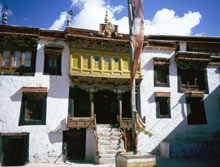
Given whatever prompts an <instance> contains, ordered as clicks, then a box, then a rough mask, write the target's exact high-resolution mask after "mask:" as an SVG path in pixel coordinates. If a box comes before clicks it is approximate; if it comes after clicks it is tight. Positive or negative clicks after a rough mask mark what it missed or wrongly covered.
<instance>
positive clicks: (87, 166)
mask: <svg viewBox="0 0 220 167" xmlns="http://www.w3.org/2000/svg"><path fill="white" fill-rule="evenodd" d="M40 166H42V167H71V166H74V167H115V164H105V165H96V164H93V163H89V162H87V163H85V162H75V163H69V162H67V163H60V162H58V163H56V164H52V163H51V164H48V163H44V164H27V165H25V167H40ZM157 167H220V158H207V159H205V158H203V159H202V158H189V159H186V158H175V159H168V158H163V157H157Z"/></svg>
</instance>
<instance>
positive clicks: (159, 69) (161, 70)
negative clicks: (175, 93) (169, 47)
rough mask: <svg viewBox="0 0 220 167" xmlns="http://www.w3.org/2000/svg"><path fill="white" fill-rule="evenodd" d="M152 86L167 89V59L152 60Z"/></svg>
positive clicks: (155, 58)
mask: <svg viewBox="0 0 220 167" xmlns="http://www.w3.org/2000/svg"><path fill="white" fill-rule="evenodd" d="M153 63H154V86H160V87H169V85H170V84H169V59H167V58H157V57H154V58H153Z"/></svg>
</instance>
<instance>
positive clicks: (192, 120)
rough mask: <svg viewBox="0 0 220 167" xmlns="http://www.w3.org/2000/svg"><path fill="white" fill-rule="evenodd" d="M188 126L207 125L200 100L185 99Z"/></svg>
mask: <svg viewBox="0 0 220 167" xmlns="http://www.w3.org/2000/svg"><path fill="white" fill-rule="evenodd" d="M187 112H188V115H187V120H188V125H198V124H207V120H206V114H205V109H204V103H203V100H202V99H201V98H187Z"/></svg>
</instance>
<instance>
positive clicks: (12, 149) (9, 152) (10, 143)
mask: <svg viewBox="0 0 220 167" xmlns="http://www.w3.org/2000/svg"><path fill="white" fill-rule="evenodd" d="M28 140H29V137H28V135H27V134H26V135H21V136H19V135H10V136H2V144H3V146H2V147H3V148H2V149H3V150H2V151H3V159H2V165H3V166H22V165H25V162H27V161H28Z"/></svg>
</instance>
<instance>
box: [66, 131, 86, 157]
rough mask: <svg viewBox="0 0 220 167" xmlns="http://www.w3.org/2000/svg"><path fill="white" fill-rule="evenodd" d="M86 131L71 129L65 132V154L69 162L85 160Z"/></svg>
mask: <svg viewBox="0 0 220 167" xmlns="http://www.w3.org/2000/svg"><path fill="white" fill-rule="evenodd" d="M85 143H86V129H79V130H77V129H71V130H69V131H64V132H63V144H64V145H65V147H64V148H65V149H66V150H64V154H66V157H67V159H68V160H69V161H74V160H84V159H85V145H86V144H85Z"/></svg>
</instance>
